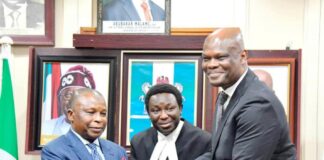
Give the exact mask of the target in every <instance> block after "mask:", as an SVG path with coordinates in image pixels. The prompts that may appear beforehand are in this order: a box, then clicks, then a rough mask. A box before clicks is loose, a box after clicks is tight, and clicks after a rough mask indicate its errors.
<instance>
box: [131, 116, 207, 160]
mask: <svg viewBox="0 0 324 160" xmlns="http://www.w3.org/2000/svg"><path fill="white" fill-rule="evenodd" d="M157 141H158V139H157V130H156V129H155V128H153V127H151V128H149V129H148V130H146V131H143V132H141V133H138V134H136V135H135V136H134V137H133V138H132V140H131V159H134V160H135V159H137V160H148V159H150V157H151V155H152V153H153V150H154V147H155V145H156V143H157ZM176 148H177V154H178V159H179V160H193V159H195V158H197V157H199V156H200V155H202V154H204V153H205V152H207V151H208V150H210V148H211V135H210V134H209V133H208V132H206V131H203V130H201V129H200V128H198V127H194V126H192V125H191V124H189V123H188V122H186V121H185V122H184V125H183V127H182V129H181V131H180V134H179V136H178V139H177V141H176Z"/></svg>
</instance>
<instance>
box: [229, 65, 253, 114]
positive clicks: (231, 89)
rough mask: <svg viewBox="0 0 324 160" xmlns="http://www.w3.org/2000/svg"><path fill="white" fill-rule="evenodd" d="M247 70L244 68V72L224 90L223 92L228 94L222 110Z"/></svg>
mask: <svg viewBox="0 0 324 160" xmlns="http://www.w3.org/2000/svg"><path fill="white" fill-rule="evenodd" d="M247 71H248V68H246V69H245V71H244V73H243V74H242V75H241V77H240V78H239V79H238V80H237V81H236V82H235V83H234V84H233V85H232V86H230V87H228V88H226V89H225V90H224V92H225V93H226V94H227V95H228V98H227V100H226V102H225V104H224V110H225V109H226V108H227V105H228V103H229V101H230V100H231V98H232V96H233V94H234V92H235V90H236V88H237V86H238V85H239V84H240V83H241V81H242V80H243V78H244V77H245V75H246V73H247Z"/></svg>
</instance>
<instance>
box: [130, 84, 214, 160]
mask: <svg viewBox="0 0 324 160" xmlns="http://www.w3.org/2000/svg"><path fill="white" fill-rule="evenodd" d="M145 106H146V110H147V113H148V114H149V116H150V119H151V122H152V124H153V127H151V128H149V129H147V130H145V131H143V132H140V133H138V134H137V135H135V136H134V137H133V138H132V140H131V159H138V160H149V159H151V160H157V159H160V160H166V159H169V160H173V159H179V160H194V159H195V158H197V157H199V156H200V155H202V154H204V153H205V152H207V151H208V150H209V149H210V148H211V135H210V134H209V133H207V132H205V131H203V130H201V129H200V128H198V127H194V126H192V125H191V124H190V123H188V122H186V121H185V120H183V119H181V118H180V116H181V112H182V95H181V93H180V91H179V90H178V89H177V88H176V87H174V86H172V85H170V84H157V85H155V86H153V87H152V88H151V89H150V90H149V91H148V92H147V94H146V96H145Z"/></svg>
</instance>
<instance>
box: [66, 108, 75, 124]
mask: <svg viewBox="0 0 324 160" xmlns="http://www.w3.org/2000/svg"><path fill="white" fill-rule="evenodd" d="M73 115H74V112H73V111H72V109H71V108H70V109H68V111H67V118H68V119H69V121H70V122H71V123H73V120H74V116H73Z"/></svg>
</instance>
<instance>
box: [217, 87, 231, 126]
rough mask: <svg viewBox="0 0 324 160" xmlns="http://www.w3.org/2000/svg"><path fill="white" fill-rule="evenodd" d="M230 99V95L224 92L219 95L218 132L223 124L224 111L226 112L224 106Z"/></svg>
mask: <svg viewBox="0 0 324 160" xmlns="http://www.w3.org/2000/svg"><path fill="white" fill-rule="evenodd" d="M227 98H228V95H227V94H226V93H225V92H224V91H221V92H220V93H219V94H218V98H217V103H216V123H215V124H216V131H217V130H218V128H219V126H220V124H221V119H222V116H223V111H224V104H225V102H226V100H227Z"/></svg>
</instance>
